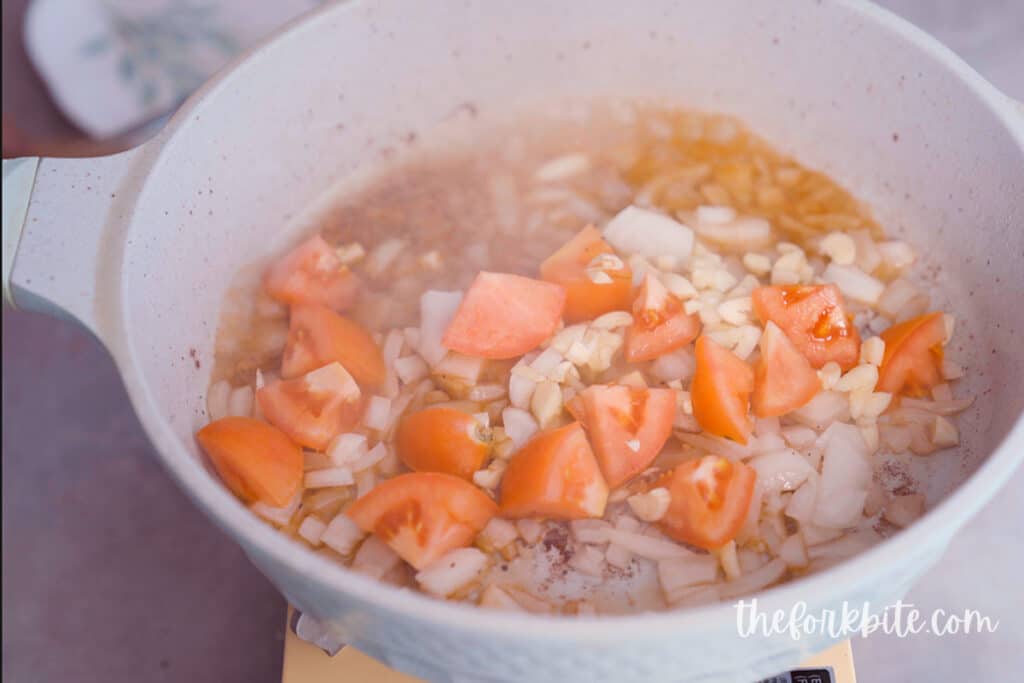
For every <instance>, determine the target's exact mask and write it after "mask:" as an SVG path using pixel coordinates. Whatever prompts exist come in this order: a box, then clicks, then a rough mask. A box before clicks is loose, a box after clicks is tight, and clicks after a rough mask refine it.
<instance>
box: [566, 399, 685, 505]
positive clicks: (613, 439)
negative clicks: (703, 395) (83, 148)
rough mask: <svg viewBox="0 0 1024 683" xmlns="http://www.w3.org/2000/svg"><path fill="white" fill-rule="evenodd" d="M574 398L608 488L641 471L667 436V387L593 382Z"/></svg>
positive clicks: (670, 405)
mask: <svg viewBox="0 0 1024 683" xmlns="http://www.w3.org/2000/svg"><path fill="white" fill-rule="evenodd" d="M580 396H582V397H583V409H584V415H585V419H584V424H585V429H586V432H587V436H588V437H590V444H591V446H592V447H593V449H594V455H595V456H597V462H598V464H599V465H600V467H601V473H602V474H604V479H605V482H607V484H608V486H609V487H610V488H616V487H618V486H620V485H622V484H624V483H626V482H627V481H628V480H630V479H632V478H633V477H634V476H636V475H637V474H640V473H641V472H643V471H644V469H645V468H646V467H647V466H648V465H650V464H651V462H652V461H653V460H654V459H655V458H656V457H658V453H660V452H661V448H662V446H664V445H665V442H666V441H668V437H669V436H671V435H672V420H673V419H674V418H675V413H676V393H675V392H674V391H672V390H671V389H637V388H634V387H625V386H604V385H595V386H591V387H588V388H587V389H585V390H584V391H583V393H582V394H580Z"/></svg>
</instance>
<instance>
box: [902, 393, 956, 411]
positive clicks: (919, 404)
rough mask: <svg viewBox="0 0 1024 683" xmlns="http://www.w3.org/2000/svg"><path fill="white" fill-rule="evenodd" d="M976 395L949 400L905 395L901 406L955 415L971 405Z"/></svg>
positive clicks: (905, 408)
mask: <svg viewBox="0 0 1024 683" xmlns="http://www.w3.org/2000/svg"><path fill="white" fill-rule="evenodd" d="M972 403H974V397H973V396H968V397H966V398H954V399H950V400H948V401H922V400H921V399H917V398H909V397H903V398H901V399H900V408H901V409H904V410H907V409H920V410H927V411H928V412H930V413H932V414H935V415H955V414H956V413H960V412H963V411H964V410H967V409H968V408H970V407H971V404H972Z"/></svg>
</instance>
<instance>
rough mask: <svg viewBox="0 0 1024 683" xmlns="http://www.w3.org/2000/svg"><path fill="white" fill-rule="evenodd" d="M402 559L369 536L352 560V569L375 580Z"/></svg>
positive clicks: (387, 546) (382, 543)
mask: <svg viewBox="0 0 1024 683" xmlns="http://www.w3.org/2000/svg"><path fill="white" fill-rule="evenodd" d="M401 561H402V558H400V557H399V556H398V554H397V553H396V552H395V551H394V550H392V549H391V547H390V546H389V545H388V544H387V543H385V542H384V541H382V540H380V539H379V538H377V537H376V536H370V537H369V538H367V539H366V540H365V541H363V544H362V545H361V546H359V550H358V551H356V556H355V557H354V558H352V569H354V570H355V571H357V572H361V573H363V574H367V575H369V576H372V577H373V578H375V579H379V578H380V577H382V576H384V575H385V574H387V573H388V572H389V571H391V570H392V569H394V568H395V567H396V566H397V565H398V563H399V562H401Z"/></svg>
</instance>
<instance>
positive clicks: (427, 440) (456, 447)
mask: <svg viewBox="0 0 1024 683" xmlns="http://www.w3.org/2000/svg"><path fill="white" fill-rule="evenodd" d="M395 448H396V451H397V453H398V457H400V458H401V459H402V462H404V463H405V464H406V465H407V466H408V467H409V469H412V470H416V471H417V472H444V473H446V474H451V475H454V476H456V477H461V478H463V479H472V478H473V473H474V472H476V471H477V470H479V469H480V467H481V466H482V465H483V463H484V459H485V458H486V457H487V453H488V452H490V449H491V446H490V431H489V430H488V429H486V428H485V427H484V426H483V425H482V424H480V422H479V421H478V420H477V419H476V418H475V417H473V416H472V415H470V414H469V413H466V412H463V411H461V410H456V409H455V408H445V407H442V408H425V409H423V410H419V411H417V412H415V413H412V414H410V415H407V416H405V417H404V418H403V419H402V421H401V422H400V423H399V424H398V430H397V432H396V433H395Z"/></svg>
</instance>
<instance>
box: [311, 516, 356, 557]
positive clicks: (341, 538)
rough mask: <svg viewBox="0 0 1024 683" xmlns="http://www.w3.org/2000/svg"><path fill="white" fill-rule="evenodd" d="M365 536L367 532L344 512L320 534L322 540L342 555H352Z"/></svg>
mask: <svg viewBox="0 0 1024 683" xmlns="http://www.w3.org/2000/svg"><path fill="white" fill-rule="evenodd" d="M365 536H366V532H365V531H363V530H362V529H360V528H359V525H358V524H356V523H355V522H354V521H352V518H351V517H349V516H348V515H346V514H345V513H344V512H342V513H340V514H339V515H338V516H336V517H335V518H334V519H332V520H331V523H330V524H328V525H327V528H326V529H324V532H323V534H321V535H320V541H321V542H323V544H324V545H326V546H327V547H328V548H330V549H331V550H333V551H335V552H337V553H338V554H340V555H350V554H351V553H352V551H353V550H355V547H356V545H358V544H359V541H361V540H363V538H364V537H365Z"/></svg>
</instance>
